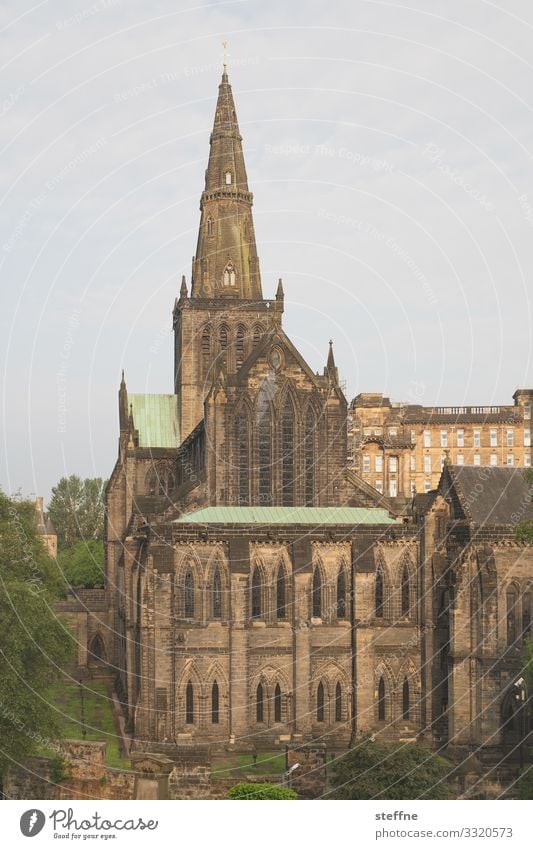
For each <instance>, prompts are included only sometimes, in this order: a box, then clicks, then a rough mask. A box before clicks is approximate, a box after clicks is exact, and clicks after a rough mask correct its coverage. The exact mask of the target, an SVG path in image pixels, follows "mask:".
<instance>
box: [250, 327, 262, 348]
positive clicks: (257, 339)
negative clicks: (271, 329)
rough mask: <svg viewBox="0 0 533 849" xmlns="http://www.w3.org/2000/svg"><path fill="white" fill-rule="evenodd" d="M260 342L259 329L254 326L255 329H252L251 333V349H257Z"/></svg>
mask: <svg viewBox="0 0 533 849" xmlns="http://www.w3.org/2000/svg"><path fill="white" fill-rule="evenodd" d="M260 341H261V328H260V327H257V326H256V327H254V332H253V335H252V347H253V348H257V346H258V345H259V343H260Z"/></svg>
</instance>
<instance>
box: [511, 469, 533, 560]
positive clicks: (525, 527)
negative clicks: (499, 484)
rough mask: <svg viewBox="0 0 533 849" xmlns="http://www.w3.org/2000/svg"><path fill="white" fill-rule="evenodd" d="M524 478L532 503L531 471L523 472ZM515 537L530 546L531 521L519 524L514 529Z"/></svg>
mask: <svg viewBox="0 0 533 849" xmlns="http://www.w3.org/2000/svg"><path fill="white" fill-rule="evenodd" d="M524 477H525V479H526V481H527V483H528V484H529V491H530V493H531V500H532V501H533V469H526V470H525V472H524ZM515 537H516V538H517V540H519V542H525V543H528V544H530V545H532V544H533V521H532V520H531V519H524V521H523V522H519V524H518V525H517V526H516V528H515Z"/></svg>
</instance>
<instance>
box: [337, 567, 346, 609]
mask: <svg viewBox="0 0 533 849" xmlns="http://www.w3.org/2000/svg"><path fill="white" fill-rule="evenodd" d="M337 618H338V619H345V618H346V574H345V572H344V566H341V568H340V569H339V574H338V575H337Z"/></svg>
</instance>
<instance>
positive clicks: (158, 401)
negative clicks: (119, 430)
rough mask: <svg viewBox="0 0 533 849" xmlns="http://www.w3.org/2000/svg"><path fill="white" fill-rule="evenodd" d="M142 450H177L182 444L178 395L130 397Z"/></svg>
mask: <svg viewBox="0 0 533 849" xmlns="http://www.w3.org/2000/svg"><path fill="white" fill-rule="evenodd" d="M128 401H129V402H130V403H131V406H132V409H133V424H134V427H135V429H136V430H137V431H138V432H139V447H140V448H177V447H178V446H179V444H180V428H179V419H178V397H177V395H130V394H129V393H128Z"/></svg>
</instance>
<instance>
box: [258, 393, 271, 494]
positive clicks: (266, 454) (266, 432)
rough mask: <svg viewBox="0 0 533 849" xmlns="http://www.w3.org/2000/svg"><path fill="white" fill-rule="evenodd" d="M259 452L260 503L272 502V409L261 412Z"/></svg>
mask: <svg viewBox="0 0 533 849" xmlns="http://www.w3.org/2000/svg"><path fill="white" fill-rule="evenodd" d="M257 441H258V453H259V458H258V459H259V504H260V506H261V507H265V506H268V505H269V504H272V428H271V424H270V411H269V410H268V409H267V410H264V411H263V412H262V413H261V417H260V419H259V425H258V433H257Z"/></svg>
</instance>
